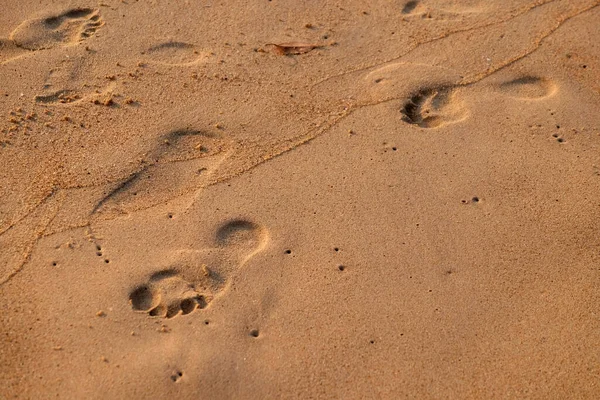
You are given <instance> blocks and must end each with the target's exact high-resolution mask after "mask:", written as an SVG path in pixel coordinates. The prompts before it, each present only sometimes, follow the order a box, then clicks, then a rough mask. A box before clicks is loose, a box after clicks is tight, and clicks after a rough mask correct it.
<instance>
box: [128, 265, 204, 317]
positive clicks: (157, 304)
mask: <svg viewBox="0 0 600 400" xmlns="http://www.w3.org/2000/svg"><path fill="white" fill-rule="evenodd" d="M129 301H130V302H131V307H132V308H133V309H134V310H135V311H141V312H146V313H148V315H150V316H152V317H163V318H173V317H175V316H177V315H179V314H182V315H186V314H189V313H191V312H193V311H194V310H196V309H197V308H200V309H202V308H205V307H206V305H207V302H206V299H205V298H204V296H203V295H201V294H199V293H198V292H196V290H195V288H194V285H192V284H191V283H189V282H188V281H186V280H185V279H183V278H182V277H181V276H180V274H179V273H178V272H177V271H175V270H163V271H159V272H156V273H154V274H152V276H150V279H149V280H148V283H146V284H144V285H141V286H138V287H137V288H136V289H135V290H134V291H133V292H131V294H130V295H129Z"/></svg>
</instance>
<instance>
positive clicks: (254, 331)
mask: <svg viewBox="0 0 600 400" xmlns="http://www.w3.org/2000/svg"><path fill="white" fill-rule="evenodd" d="M250 336H252V337H258V329H252V330H251V331H250Z"/></svg>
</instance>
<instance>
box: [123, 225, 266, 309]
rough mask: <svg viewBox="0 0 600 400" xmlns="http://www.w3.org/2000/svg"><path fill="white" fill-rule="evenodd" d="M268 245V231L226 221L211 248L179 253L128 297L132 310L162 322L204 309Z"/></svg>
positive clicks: (257, 226) (260, 227)
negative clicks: (171, 261) (165, 267)
mask: <svg viewBox="0 0 600 400" xmlns="http://www.w3.org/2000/svg"><path fill="white" fill-rule="evenodd" d="M267 241H268V232H267V230H266V229H265V228H264V227H262V226H260V225H258V224H256V223H255V222H252V221H249V220H245V219H234V220H231V221H228V222H226V223H224V224H223V225H221V226H220V227H219V228H218V229H217V231H216V233H215V236H214V238H213V246H212V247H209V248H207V249H204V250H201V251H194V250H186V251H181V252H179V254H178V256H177V259H178V260H177V261H176V262H174V263H172V265H171V266H170V267H169V268H167V269H163V270H160V271H158V272H155V273H153V274H152V275H151V276H150V277H149V279H148V280H147V281H146V282H145V283H143V284H141V285H139V286H137V287H136V288H134V289H133V291H132V292H131V293H130V295H129V302H130V304H131V307H132V308H133V310H134V311H138V312H144V313H147V314H148V315H150V316H152V317H162V318H173V317H175V316H177V315H187V314H190V313H192V312H193V311H195V310H197V309H203V308H206V307H207V306H208V305H209V304H210V302H212V301H213V300H214V299H216V298H217V297H219V296H220V295H221V294H223V293H225V292H226V291H227V289H228V288H229V285H230V283H231V279H232V277H233V276H234V275H235V274H236V272H237V271H238V270H239V269H240V268H241V267H242V266H243V265H244V264H245V263H246V262H247V261H248V260H249V259H250V258H251V257H252V256H254V255H255V254H257V253H258V252H259V251H261V250H262V249H263V248H264V247H265V245H266V243H267Z"/></svg>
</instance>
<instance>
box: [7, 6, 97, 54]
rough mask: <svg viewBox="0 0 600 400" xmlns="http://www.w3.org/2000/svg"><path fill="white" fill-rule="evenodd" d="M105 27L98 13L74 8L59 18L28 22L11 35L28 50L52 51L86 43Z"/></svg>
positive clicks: (91, 9) (14, 40)
mask: <svg viewBox="0 0 600 400" xmlns="http://www.w3.org/2000/svg"><path fill="white" fill-rule="evenodd" d="M102 25H104V22H103V20H102V18H101V17H100V15H99V14H98V10H96V9H93V8H74V9H70V10H67V11H65V12H63V13H61V14H58V15H52V16H50V17H46V18H35V19H29V20H26V21H24V22H22V23H21V25H19V26H17V28H16V29H15V30H14V31H13V32H12V33H11V34H10V40H12V41H13V42H14V43H15V45H16V46H18V47H20V48H23V49H27V50H43V49H50V48H52V47H56V46H64V45H69V44H75V43H77V42H79V41H81V40H84V39H85V38H87V37H89V36H91V35H92V34H93V33H94V32H96V30H98V28H100V27H101V26H102Z"/></svg>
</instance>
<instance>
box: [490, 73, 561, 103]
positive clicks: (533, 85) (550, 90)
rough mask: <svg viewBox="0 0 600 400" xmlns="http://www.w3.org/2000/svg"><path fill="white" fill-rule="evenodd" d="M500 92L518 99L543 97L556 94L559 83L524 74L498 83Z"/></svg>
mask: <svg viewBox="0 0 600 400" xmlns="http://www.w3.org/2000/svg"><path fill="white" fill-rule="evenodd" d="M498 89H499V90H500V92H502V93H504V94H505V95H507V96H511V97H515V98H517V99H530V100H536V99H543V98H546V97H550V96H552V95H553V94H555V93H556V92H557V90H558V87H557V85H556V84H555V83H554V82H552V81H551V80H548V79H545V78H540V77H537V76H531V75H527V76H522V77H520V78H516V79H512V80H510V81H508V82H503V83H501V84H499V85H498Z"/></svg>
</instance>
